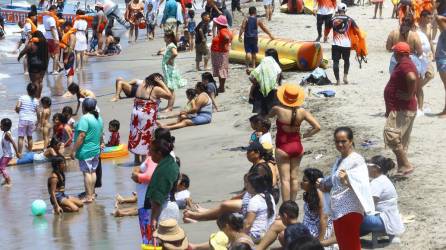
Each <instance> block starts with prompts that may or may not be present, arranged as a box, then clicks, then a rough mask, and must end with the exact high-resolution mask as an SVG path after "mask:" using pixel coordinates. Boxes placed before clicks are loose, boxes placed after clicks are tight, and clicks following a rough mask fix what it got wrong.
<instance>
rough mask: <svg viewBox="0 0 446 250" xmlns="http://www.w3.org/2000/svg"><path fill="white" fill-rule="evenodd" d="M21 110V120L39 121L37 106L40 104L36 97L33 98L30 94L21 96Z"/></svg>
mask: <svg viewBox="0 0 446 250" xmlns="http://www.w3.org/2000/svg"><path fill="white" fill-rule="evenodd" d="M19 102H20V111H19V120H20V121H31V122H36V121H37V108H38V106H39V101H37V99H36V98H31V97H30V96H29V95H22V96H21V97H20V98H19Z"/></svg>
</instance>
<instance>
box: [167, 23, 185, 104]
mask: <svg viewBox="0 0 446 250" xmlns="http://www.w3.org/2000/svg"><path fill="white" fill-rule="evenodd" d="M164 41H165V42H166V46H167V47H166V50H165V52H164V55H163V61H162V64H161V67H162V69H163V75H164V78H165V80H166V83H167V87H168V88H169V90H170V92H172V98H170V99H169V101H168V103H167V107H166V109H165V112H171V111H172V109H173V105H174V103H175V93H174V91H175V90H177V89H179V88H181V87H184V86H186V84H187V81H186V80H185V79H183V78H182V77H181V74H180V72H178V70H177V69H176V67H175V58H176V57H177V56H178V51H177V42H176V41H177V40H176V37H175V33H173V31H166V32H165V35H164Z"/></svg>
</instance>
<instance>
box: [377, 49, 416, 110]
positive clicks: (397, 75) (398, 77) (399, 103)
mask: <svg viewBox="0 0 446 250" xmlns="http://www.w3.org/2000/svg"><path fill="white" fill-rule="evenodd" d="M410 72H413V73H415V75H418V73H417V68H416V66H415V64H414V63H413V62H412V60H411V59H410V58H409V57H404V58H402V59H401V61H400V62H399V63H398V64H397V65H396V66H395V69H394V70H393V72H392V75H391V76H390V80H389V82H388V83H387V85H386V88H385V89H384V101H385V103H386V116H387V115H388V114H389V112H390V111H400V110H408V111H417V99H416V97H415V94H414V95H413V96H412V98H411V99H410V100H409V101H406V100H401V99H400V98H399V97H398V95H397V93H398V92H403V93H407V92H408V86H407V82H406V75H407V74H408V73H410Z"/></svg>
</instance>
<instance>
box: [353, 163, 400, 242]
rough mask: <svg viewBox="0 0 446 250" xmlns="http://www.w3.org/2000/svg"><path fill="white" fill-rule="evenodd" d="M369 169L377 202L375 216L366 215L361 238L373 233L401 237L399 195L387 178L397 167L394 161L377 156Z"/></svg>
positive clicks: (368, 165) (368, 164)
mask: <svg viewBox="0 0 446 250" xmlns="http://www.w3.org/2000/svg"><path fill="white" fill-rule="evenodd" d="M367 167H368V169H369V177H370V178H371V181H370V189H371V190H372V196H373V200H374V202H375V207H376V211H377V212H378V213H377V214H375V215H366V216H364V219H363V221H362V224H361V236H363V235H367V234H369V233H371V232H381V233H386V234H388V235H390V236H391V240H393V239H394V236H398V235H401V234H402V233H403V232H404V225H403V222H402V220H401V216H400V212H399V211H398V194H397V193H396V190H395V187H394V186H393V184H392V182H391V181H390V180H389V178H388V177H387V173H388V172H389V171H390V170H392V169H393V168H394V167H395V163H394V162H393V160H392V159H390V158H386V157H383V156H381V155H377V156H374V157H372V159H370V161H367Z"/></svg>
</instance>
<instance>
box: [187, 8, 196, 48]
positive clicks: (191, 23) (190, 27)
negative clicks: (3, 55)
mask: <svg viewBox="0 0 446 250" xmlns="http://www.w3.org/2000/svg"><path fill="white" fill-rule="evenodd" d="M194 17H195V11H194V10H189V11H188V13H187V19H186V25H185V27H187V33H188V34H189V36H188V38H189V41H188V42H189V51H193V50H194V47H195V27H197V24H196V22H195V20H194Z"/></svg>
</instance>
